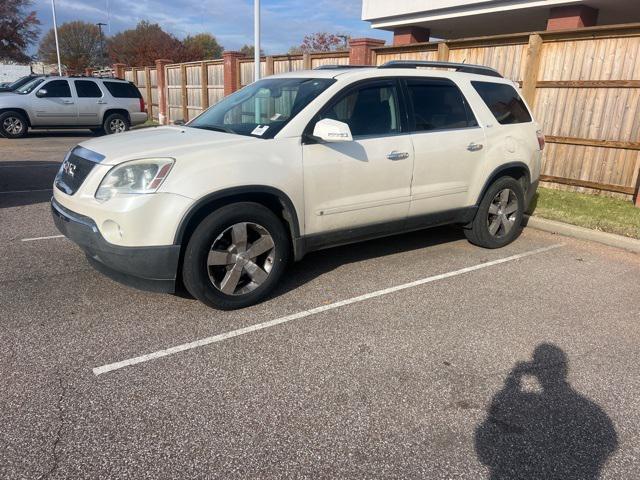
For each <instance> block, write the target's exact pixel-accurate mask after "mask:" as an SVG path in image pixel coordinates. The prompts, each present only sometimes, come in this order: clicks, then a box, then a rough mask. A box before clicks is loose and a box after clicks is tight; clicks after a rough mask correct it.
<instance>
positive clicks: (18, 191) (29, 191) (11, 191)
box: [0, 188, 53, 195]
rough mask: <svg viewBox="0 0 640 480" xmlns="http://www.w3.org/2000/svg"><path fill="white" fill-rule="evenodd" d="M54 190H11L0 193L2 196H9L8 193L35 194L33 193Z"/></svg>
mask: <svg viewBox="0 0 640 480" xmlns="http://www.w3.org/2000/svg"><path fill="white" fill-rule="evenodd" d="M52 191H53V189H52V188H43V189H41V190H9V191H7V192H0V195H1V194H7V193H33V192H52Z"/></svg>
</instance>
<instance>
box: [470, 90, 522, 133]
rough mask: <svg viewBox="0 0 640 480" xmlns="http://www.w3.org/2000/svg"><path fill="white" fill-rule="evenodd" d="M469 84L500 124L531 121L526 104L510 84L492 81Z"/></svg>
mask: <svg viewBox="0 0 640 480" xmlns="http://www.w3.org/2000/svg"><path fill="white" fill-rule="evenodd" d="M471 85H473V88H475V89H476V91H477V92H478V94H479V95H480V97H482V100H484V103H486V104H487V107H489V110H491V113H493V116H494V117H496V120H498V122H500V124H501V125H510V124H514V123H529V122H531V121H532V119H531V114H530V113H529V110H527V106H526V105H525V104H524V102H523V101H522V99H521V98H520V95H518V92H517V91H516V89H515V88H513V87H512V86H511V85H507V84H504V83H492V82H471Z"/></svg>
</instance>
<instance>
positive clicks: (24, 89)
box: [14, 77, 44, 95]
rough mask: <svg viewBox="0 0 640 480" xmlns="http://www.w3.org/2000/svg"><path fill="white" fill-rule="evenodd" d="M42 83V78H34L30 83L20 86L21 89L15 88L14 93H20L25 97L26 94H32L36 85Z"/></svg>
mask: <svg viewBox="0 0 640 480" xmlns="http://www.w3.org/2000/svg"><path fill="white" fill-rule="evenodd" d="M42 82H44V78H42V77H40V78H34V79H33V80H31V81H30V82H27V83H25V84H24V85H22V86H21V87H18V88H16V89H15V90H14V92H15V93H20V94H22V95H25V94H27V93H31V92H33V89H34V88H36V87H37V86H38V85H40V84H41V83H42Z"/></svg>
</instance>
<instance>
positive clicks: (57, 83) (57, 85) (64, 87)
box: [42, 80, 71, 98]
mask: <svg viewBox="0 0 640 480" xmlns="http://www.w3.org/2000/svg"><path fill="white" fill-rule="evenodd" d="M42 88H43V89H45V90H46V91H47V94H46V95H42V96H43V97H56V98H67V97H70V96H71V89H70V88H69V82H67V81H66V80H53V81H51V82H48V83H45V84H44V85H43V86H42Z"/></svg>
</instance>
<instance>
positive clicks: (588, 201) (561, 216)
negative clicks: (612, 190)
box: [533, 188, 640, 239]
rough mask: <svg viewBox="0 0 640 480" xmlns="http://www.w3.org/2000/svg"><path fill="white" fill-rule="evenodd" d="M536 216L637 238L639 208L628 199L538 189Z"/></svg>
mask: <svg viewBox="0 0 640 480" xmlns="http://www.w3.org/2000/svg"><path fill="white" fill-rule="evenodd" d="M533 205H534V207H535V210H534V212H533V214H534V215H535V216H536V217H541V218H547V219H549V220H557V221H559V222H565V223H571V224H572V225H578V226H580V227H586V228H591V229H593V230H600V231H603V232H609V233H616V234H618V235H624V236H626V237H632V238H638V239H640V208H637V207H635V206H634V204H633V203H632V202H630V201H628V200H620V199H617V198H609V197H600V196H596V195H586V194H583V193H574V192H563V191H560V190H551V189H548V188H539V189H538V193H537V195H536V200H535V201H534V204H533Z"/></svg>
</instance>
